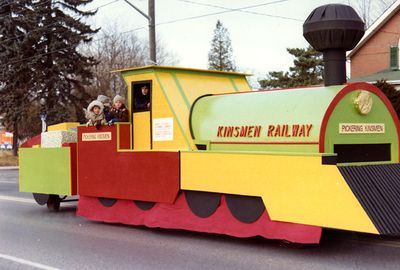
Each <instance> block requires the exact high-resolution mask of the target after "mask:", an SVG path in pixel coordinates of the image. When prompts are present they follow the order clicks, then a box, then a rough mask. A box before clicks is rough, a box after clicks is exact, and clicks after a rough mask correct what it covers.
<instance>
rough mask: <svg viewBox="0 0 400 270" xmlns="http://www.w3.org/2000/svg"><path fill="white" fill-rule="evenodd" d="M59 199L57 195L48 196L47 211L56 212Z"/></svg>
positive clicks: (58, 207)
mask: <svg viewBox="0 0 400 270" xmlns="http://www.w3.org/2000/svg"><path fill="white" fill-rule="evenodd" d="M60 202H61V198H60V196H58V195H49V200H48V201H47V209H49V210H51V211H55V212H57V211H58V210H60Z"/></svg>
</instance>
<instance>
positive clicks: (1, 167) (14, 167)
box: [0, 166, 19, 170]
mask: <svg viewBox="0 0 400 270" xmlns="http://www.w3.org/2000/svg"><path fill="white" fill-rule="evenodd" d="M18 169H19V167H18V166H0V170H18Z"/></svg>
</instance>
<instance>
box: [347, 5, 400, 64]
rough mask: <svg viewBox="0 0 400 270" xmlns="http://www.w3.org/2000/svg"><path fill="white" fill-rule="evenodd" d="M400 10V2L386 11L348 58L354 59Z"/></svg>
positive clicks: (350, 52) (366, 32)
mask: <svg viewBox="0 0 400 270" xmlns="http://www.w3.org/2000/svg"><path fill="white" fill-rule="evenodd" d="M399 10H400V0H397V1H396V2H394V3H393V4H392V5H391V6H390V7H389V8H388V9H386V11H385V12H384V13H383V14H382V15H381V16H380V17H379V18H378V19H377V20H376V21H375V22H374V23H373V24H372V25H371V26H370V27H369V28H368V29H367V31H365V34H364V36H363V37H362V39H361V40H360V42H358V44H357V46H356V47H355V48H354V49H353V50H351V51H349V52H348V53H347V57H348V58H350V57H352V56H353V55H354V54H355V53H356V52H357V51H358V50H359V49H360V48H361V47H362V46H364V44H365V43H366V42H367V41H368V40H369V39H370V38H371V37H373V36H374V35H375V33H376V32H378V31H379V29H380V28H381V27H382V26H384V25H385V23H386V22H387V21H389V20H390V19H391V18H392V17H393V16H394V15H395V14H396V13H397V12H398V11H399Z"/></svg>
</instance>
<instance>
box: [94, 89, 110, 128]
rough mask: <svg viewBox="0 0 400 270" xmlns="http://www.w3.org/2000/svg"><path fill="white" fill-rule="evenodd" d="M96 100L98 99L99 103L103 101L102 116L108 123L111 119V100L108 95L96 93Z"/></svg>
mask: <svg viewBox="0 0 400 270" xmlns="http://www.w3.org/2000/svg"><path fill="white" fill-rule="evenodd" d="M97 100H98V101H100V102H101V103H103V105H104V109H103V113H104V117H105V119H106V121H107V123H108V122H109V121H110V120H111V116H110V109H111V100H110V98H109V97H107V96H105V95H98V96H97Z"/></svg>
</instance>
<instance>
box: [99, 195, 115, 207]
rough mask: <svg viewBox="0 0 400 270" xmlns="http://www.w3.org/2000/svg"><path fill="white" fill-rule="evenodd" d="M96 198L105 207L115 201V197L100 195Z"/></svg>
mask: <svg viewBox="0 0 400 270" xmlns="http://www.w3.org/2000/svg"><path fill="white" fill-rule="evenodd" d="M98 199H99V201H100V203H101V204H102V205H103V206H105V207H111V206H113V205H114V204H115V203H116V202H117V199H110V198H102V197H99V198H98Z"/></svg>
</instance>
